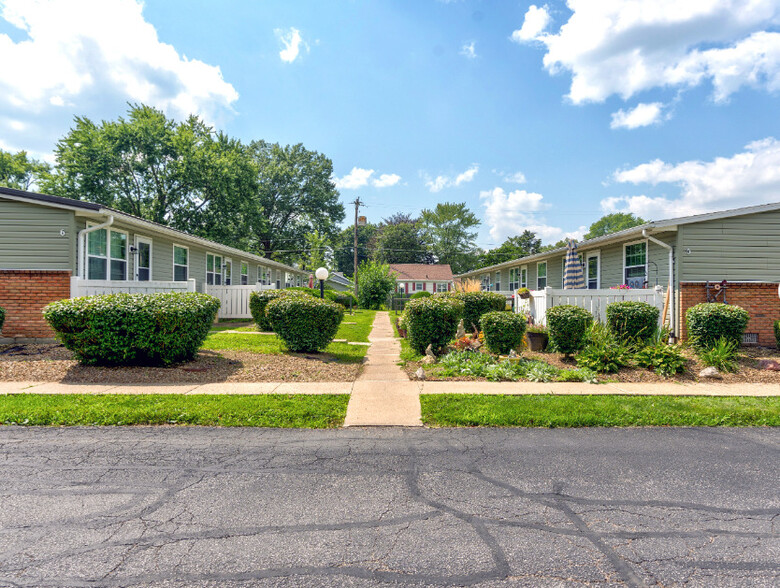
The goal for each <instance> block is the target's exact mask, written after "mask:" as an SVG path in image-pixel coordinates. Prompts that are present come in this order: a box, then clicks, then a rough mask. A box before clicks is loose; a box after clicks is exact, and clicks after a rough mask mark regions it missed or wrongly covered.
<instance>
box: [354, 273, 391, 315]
mask: <svg viewBox="0 0 780 588" xmlns="http://www.w3.org/2000/svg"><path fill="white" fill-rule="evenodd" d="M393 290H395V274H394V273H392V272H391V271H390V265H389V264H386V263H377V262H375V261H368V262H365V261H364V262H363V263H361V264H360V267H359V268H358V302H359V303H360V307H361V308H366V309H368V310H378V309H379V308H381V307H382V305H383V304H384V303H385V302H386V301H387V297H388V296H389V295H390V292H392V291H393Z"/></svg>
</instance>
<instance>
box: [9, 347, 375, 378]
mask: <svg viewBox="0 0 780 588" xmlns="http://www.w3.org/2000/svg"><path fill="white" fill-rule="evenodd" d="M361 370H362V365H361V364H359V363H358V364H355V363H341V362H339V361H338V360H337V359H336V358H335V357H333V356H332V355H330V354H328V353H311V354H297V353H295V354H293V353H291V354H287V355H265V354H261V353H252V352H248V351H228V350H225V351H219V352H217V351H212V350H203V351H200V352H199V353H198V355H197V356H196V357H195V359H194V360H193V361H190V362H186V363H183V364H179V365H176V366H172V367H164V368H163V367H140V366H138V367H127V366H121V367H98V366H86V365H81V364H80V363H79V362H77V361H76V360H74V359H73V354H72V353H71V352H70V351H68V350H67V349H65V348H64V347H62V346H61V345H0V381H23V380H27V381H46V382H74V383H76V382H78V383H95V384H102V383H112V384H173V383H176V384H190V383H198V384H207V383H212V382H351V381H353V380H355V378H357V376H358V374H359V373H360V371H361Z"/></svg>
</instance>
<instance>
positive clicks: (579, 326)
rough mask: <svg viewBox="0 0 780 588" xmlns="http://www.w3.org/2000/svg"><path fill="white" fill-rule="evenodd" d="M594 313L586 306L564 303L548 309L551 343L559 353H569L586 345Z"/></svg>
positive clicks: (548, 327)
mask: <svg viewBox="0 0 780 588" xmlns="http://www.w3.org/2000/svg"><path fill="white" fill-rule="evenodd" d="M592 324H593V315H591V314H590V313H589V312H588V311H587V310H585V309H584V308H580V307H579V306H572V305H571V304H562V305H561V306H553V307H552V308H550V309H548V310H547V330H548V333H549V336H550V345H552V346H553V348H554V349H555V350H556V351H558V352H559V353H564V354H566V355H569V354H571V353H575V352H577V351H579V350H580V349H582V348H583V347H585V344H586V343H587V336H586V335H587V332H588V328H589V327H590V326H591V325H592Z"/></svg>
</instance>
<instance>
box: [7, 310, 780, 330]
mask: <svg viewBox="0 0 780 588" xmlns="http://www.w3.org/2000/svg"><path fill="white" fill-rule="evenodd" d="M3 323H5V309H4V308H3V307H2V306H0V331H2V330H3ZM775 332H777V325H775Z"/></svg>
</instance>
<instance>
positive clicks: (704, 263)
mask: <svg viewBox="0 0 780 588" xmlns="http://www.w3.org/2000/svg"><path fill="white" fill-rule="evenodd" d="M687 249H690V253H687V251H686V250H687ZM678 260H679V261H678V264H679V266H680V274H679V275H680V280H681V281H683V282H700V281H705V280H709V281H718V282H719V281H721V280H730V281H756V282H780V211H773V212H761V213H757V214H749V215H744V216H738V217H731V218H726V219H722V220H712V221H704V222H700V223H695V224H690V225H684V226H681V227H680V237H679V253H678Z"/></svg>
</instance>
